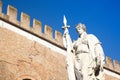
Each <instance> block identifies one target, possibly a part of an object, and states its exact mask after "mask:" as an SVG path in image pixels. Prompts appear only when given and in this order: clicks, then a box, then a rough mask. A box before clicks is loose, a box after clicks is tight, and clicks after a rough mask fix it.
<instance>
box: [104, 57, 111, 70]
mask: <svg viewBox="0 0 120 80" xmlns="http://www.w3.org/2000/svg"><path fill="white" fill-rule="evenodd" d="M105 66H106V67H107V68H109V69H113V62H112V59H111V58H110V57H108V56H106V64H105Z"/></svg>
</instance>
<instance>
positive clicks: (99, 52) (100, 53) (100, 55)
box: [95, 42, 105, 65]
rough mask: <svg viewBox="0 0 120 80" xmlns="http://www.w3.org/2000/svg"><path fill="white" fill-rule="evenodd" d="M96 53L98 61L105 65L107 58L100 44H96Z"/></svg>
mask: <svg viewBox="0 0 120 80" xmlns="http://www.w3.org/2000/svg"><path fill="white" fill-rule="evenodd" d="M95 53H96V57H98V59H99V60H100V64H101V65H103V64H104V59H105V57H104V51H103V48H102V46H101V43H100V42H99V43H97V44H95Z"/></svg>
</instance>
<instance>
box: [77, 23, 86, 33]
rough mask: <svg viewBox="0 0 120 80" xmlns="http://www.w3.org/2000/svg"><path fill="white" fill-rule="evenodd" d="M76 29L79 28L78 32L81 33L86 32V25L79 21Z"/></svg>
mask: <svg viewBox="0 0 120 80" xmlns="http://www.w3.org/2000/svg"><path fill="white" fill-rule="evenodd" d="M76 30H77V32H78V33H79V34H80V35H81V34H82V33H83V32H86V27H85V25H84V24H82V23H79V24H78V25H77V26H76Z"/></svg>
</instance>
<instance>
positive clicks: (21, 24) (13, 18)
mask: <svg viewBox="0 0 120 80" xmlns="http://www.w3.org/2000/svg"><path fill="white" fill-rule="evenodd" d="M17 13H18V11H17V9H16V8H15V7H13V6H11V5H8V7H7V14H4V13H2V2H1V1H0V19H2V20H4V21H6V22H8V23H10V24H12V25H15V26H16V27H18V28H20V29H23V30H25V31H27V32H29V33H31V34H33V35H35V36H37V37H39V38H42V39H44V40H46V41H48V42H50V43H52V44H54V45H57V46H58V47H60V48H62V49H64V47H63V44H62V33H61V32H59V31H57V30H55V31H53V29H52V27H50V26H49V25H45V26H44V27H42V22H41V21H39V20H37V19H33V26H32V27H31V26H30V16H29V15H28V14H26V13H24V12H21V18H20V21H18V20H17V16H18V15H17ZM43 28H44V32H43V33H42V29H43ZM53 32H55V33H53ZM53 36H55V38H54V37H53Z"/></svg>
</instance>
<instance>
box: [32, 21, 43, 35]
mask: <svg viewBox="0 0 120 80" xmlns="http://www.w3.org/2000/svg"><path fill="white" fill-rule="evenodd" d="M33 31H34V33H36V34H38V35H39V34H40V33H41V32H42V23H41V22H40V21H38V20H37V19H33Z"/></svg>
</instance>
